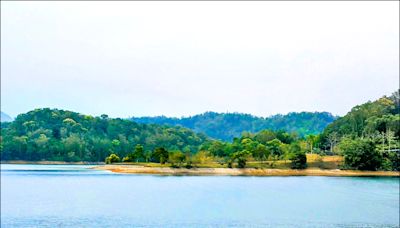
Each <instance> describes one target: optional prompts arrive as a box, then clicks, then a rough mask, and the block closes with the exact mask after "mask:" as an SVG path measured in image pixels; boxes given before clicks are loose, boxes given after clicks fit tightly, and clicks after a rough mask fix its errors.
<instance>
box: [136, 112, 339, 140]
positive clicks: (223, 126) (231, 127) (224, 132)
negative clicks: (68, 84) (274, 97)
mask: <svg viewBox="0 0 400 228" xmlns="http://www.w3.org/2000/svg"><path fill="white" fill-rule="evenodd" d="M336 118H337V117H335V116H333V115H332V114H331V113H328V112H291V113H289V114H287V115H274V116H271V117H266V118H264V117H257V116H253V115H250V114H242V113H216V112H205V113H203V114H199V115H195V116H191V117H183V118H174V117H165V116H156V117H132V118H131V120H133V121H135V122H138V123H147V124H164V125H170V126H183V127H187V128H190V129H192V130H194V131H195V132H198V133H204V134H206V135H208V136H209V137H212V138H215V139H220V140H224V141H230V140H232V139H233V138H234V137H240V135H241V134H242V132H252V133H255V132H258V131H260V130H263V129H271V130H285V131H288V132H296V133H297V134H299V135H300V136H306V135H310V134H318V133H321V132H322V131H323V130H324V128H325V127H326V126H327V125H328V124H330V123H331V122H333V121H334V120H335V119H336Z"/></svg>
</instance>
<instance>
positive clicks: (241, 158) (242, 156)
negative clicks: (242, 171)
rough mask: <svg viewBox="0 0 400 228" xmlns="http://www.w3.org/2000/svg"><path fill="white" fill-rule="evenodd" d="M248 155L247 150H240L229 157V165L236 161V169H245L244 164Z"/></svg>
mask: <svg viewBox="0 0 400 228" xmlns="http://www.w3.org/2000/svg"><path fill="white" fill-rule="evenodd" d="M250 155H251V153H250V151H248V150H242V151H239V152H235V153H233V154H232V155H231V161H230V163H233V162H235V161H237V164H238V168H245V167H246V162H247V160H248V158H249V156H250Z"/></svg>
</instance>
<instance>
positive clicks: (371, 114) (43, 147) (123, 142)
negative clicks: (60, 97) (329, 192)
mask: <svg viewBox="0 0 400 228" xmlns="http://www.w3.org/2000/svg"><path fill="white" fill-rule="evenodd" d="M399 110H400V105H399V92H398V91H396V92H395V93H393V94H392V95H391V96H389V97H387V96H384V97H382V98H380V99H378V100H376V101H373V102H367V103H365V104H362V105H358V106H356V107H354V108H353V109H352V110H351V111H350V112H349V113H347V114H346V115H345V116H343V117H340V118H337V119H336V120H334V121H333V122H332V123H330V124H328V126H326V128H325V129H323V131H322V133H320V134H308V135H306V136H303V135H301V134H298V133H296V132H293V131H285V130H277V129H274V128H272V129H268V128H265V129H261V130H259V131H257V132H256V133H253V132H251V131H247V132H246V131H244V132H243V133H241V134H240V136H238V137H234V138H233V139H232V140H231V141H230V142H227V141H223V140H216V139H212V138H211V137H209V136H207V135H205V134H202V133H195V132H194V131H192V130H191V129H188V128H185V127H181V126H170V125H164V124H146V123H137V122H135V121H131V120H126V119H119V118H117V119H113V118H109V117H108V116H107V115H102V116H100V117H93V116H88V115H82V114H79V113H75V112H70V111H64V110H58V109H48V108H44V109H36V110H33V111H30V112H28V113H25V114H20V115H18V116H17V118H16V119H15V120H14V121H12V122H8V123H2V125H1V138H0V140H1V159H2V160H28V161H39V160H54V161H91V162H104V161H106V162H107V163H113V162H154V163H161V164H165V163H168V164H170V165H171V166H173V167H182V166H185V167H187V168H190V167H193V166H197V165H199V164H213V163H215V164H225V165H226V166H227V167H239V168H243V167H246V165H247V164H248V162H252V163H259V164H261V165H264V164H266V165H265V166H260V167H274V164H275V162H277V161H280V160H281V161H284V162H285V164H286V161H290V167H291V168H297V169H301V168H306V167H307V158H306V153H312V154H319V155H321V156H324V155H340V156H343V158H344V164H343V166H342V167H341V168H343V169H359V170H400V152H399V148H400V143H399V137H400V112H399ZM310 115H311V116H314V117H310ZM321 115H322V116H319V114H315V113H314V114H310V113H300V114H293V117H291V118H289V117H290V114H289V115H287V116H281V117H279V116H275V118H276V120H278V119H285V120H282V123H287V124H289V123H292V122H296V121H295V119H299V118H300V116H303V117H304V116H308V117H307V118H306V117H304V118H303V120H304V119H308V120H310V121H305V122H306V123H307V124H306V125H304V126H303V127H301V128H306V127H307V126H309V125H308V124H310V123H312V122H318V121H317V120H318V119H323V120H322V121H321V122H322V123H319V124H316V125H317V126H321V125H324V124H326V122H327V120H328V119H329V118H324V117H323V116H325V117H329V116H330V117H331V118H333V117H332V116H331V115H330V114H327V113H325V114H324V113H323V114H321ZM200 116H203V117H201V118H202V119H206V118H204V116H210V117H209V119H208V121H205V122H207V123H209V124H211V123H213V122H216V120H220V119H219V118H222V120H221V121H222V123H224V121H225V122H226V123H227V126H225V130H226V131H228V132H230V133H229V134H231V136H232V135H233V134H237V133H233V132H235V131H237V129H239V128H240V127H237V126H236V124H234V123H238V125H241V127H243V126H244V125H243V124H242V123H244V122H246V121H242V120H243V119H246V118H248V119H252V121H254V122H252V124H255V123H256V122H257V121H258V120H259V119H257V117H253V116H250V115H243V114H217V113H206V114H203V115H199V116H197V117H196V118H200ZM212 116H214V117H212ZM243 116H245V118H244V117H243ZM318 116H319V117H318ZM166 120H168V118H166ZM176 120H179V119H176ZM181 120H183V119H180V121H181ZM311 120H312V121H311ZM235 121H237V122H235ZM259 121H261V120H259ZM263 121H265V120H263ZM200 122H201V121H192V122H191V123H197V124H198V123H200ZM217 122H218V121H217ZM249 122H251V121H247V123H249ZM277 122H279V121H277ZM297 123H299V121H297ZM204 124H205V123H204ZM171 125H173V124H171ZM211 125H212V124H211ZM218 125H221V123H219V122H218ZM260 125H261V126H264V125H262V124H261V123H260ZM276 125H277V126H278V125H279V124H277V123H276ZM289 125H290V124H289ZM235 126H236V128H235ZM252 126H253V125H252ZM279 126H280V125H279ZM230 127H232V128H234V129H236V130H231V129H230ZM257 128H259V126H257ZM208 129H209V128H208ZM253 129H255V126H253ZM314 130H315V129H311V130H310V129H308V130H305V131H304V132H312V131H314ZM221 131H222V130H221ZM231 136H230V137H231ZM267 161H268V162H267Z"/></svg>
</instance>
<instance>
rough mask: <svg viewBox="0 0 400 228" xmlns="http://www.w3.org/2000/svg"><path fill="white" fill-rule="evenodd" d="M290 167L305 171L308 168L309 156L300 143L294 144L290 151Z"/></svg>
mask: <svg viewBox="0 0 400 228" xmlns="http://www.w3.org/2000/svg"><path fill="white" fill-rule="evenodd" d="M289 159H290V160H291V164H290V167H291V168H292V169H305V168H306V167H307V156H306V153H305V151H303V150H302V148H301V146H300V145H299V144H298V143H292V144H291V145H290V149H289Z"/></svg>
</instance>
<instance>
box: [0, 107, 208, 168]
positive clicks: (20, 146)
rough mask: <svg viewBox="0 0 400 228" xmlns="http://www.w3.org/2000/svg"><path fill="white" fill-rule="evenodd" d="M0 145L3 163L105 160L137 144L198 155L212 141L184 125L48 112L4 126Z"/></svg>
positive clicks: (35, 112)
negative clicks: (12, 160)
mask: <svg viewBox="0 0 400 228" xmlns="http://www.w3.org/2000/svg"><path fill="white" fill-rule="evenodd" d="M1 141H2V142H1V147H2V148H1V159H2V160H10V159H21V160H42V159H44V160H61V161H104V159H105V157H106V156H108V155H109V154H110V153H118V154H119V155H120V156H125V155H127V154H128V153H130V152H131V151H133V149H134V147H135V146H136V145H137V144H141V145H144V147H145V149H146V150H153V149H155V148H156V147H165V148H166V149H168V150H171V151H172V150H181V151H185V152H191V153H194V152H196V151H197V150H198V147H199V146H200V145H202V144H203V143H205V142H207V141H209V140H208V139H207V137H206V136H205V135H202V134H196V133H194V132H193V131H191V130H189V129H186V128H182V127H167V126H161V125H155V124H139V123H135V122H133V121H130V120H124V119H111V118H108V116H107V115H102V116H101V117H92V116H88V115H82V114H79V113H75V112H70V111H64V110H58V109H48V108H44V109H36V110H33V111H30V112H28V113H26V114H21V115H18V116H17V118H16V119H15V120H14V121H13V122H10V123H2V129H1Z"/></svg>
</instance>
